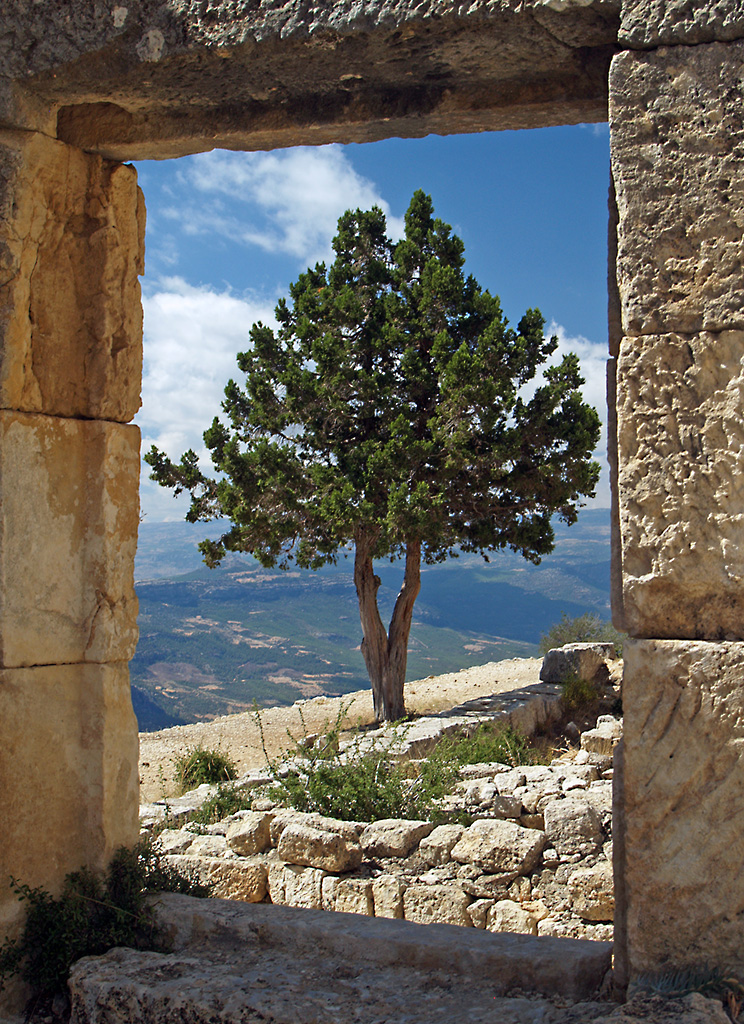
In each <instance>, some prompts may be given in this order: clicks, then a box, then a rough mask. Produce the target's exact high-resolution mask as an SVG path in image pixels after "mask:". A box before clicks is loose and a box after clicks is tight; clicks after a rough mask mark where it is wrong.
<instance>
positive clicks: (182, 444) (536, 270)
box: [136, 125, 609, 522]
mask: <svg viewBox="0 0 744 1024" xmlns="http://www.w3.org/2000/svg"><path fill="white" fill-rule="evenodd" d="M137 169H138V172H139V178H140V185H141V186H142V189H143V191H144V193H145V201H146V204H147V237H146V273H145V278H144V280H143V283H142V284H143V303H144V309H145V366H144V380H143V404H142V408H141V410H140V412H139V414H138V416H137V420H136V422H137V423H139V425H140V427H141V429H142V435H143V445H142V447H143V451H147V450H148V449H149V447H150V445H151V444H152V443H155V444H157V445H158V446H159V447H161V448H163V449H165V450H166V451H167V452H168V454H169V455H171V456H172V457H178V456H180V455H181V453H182V452H183V451H185V450H186V449H187V448H190V447H191V448H194V449H195V450H196V451H202V452H203V451H204V446H203V443H202V439H201V434H202V432H203V430H204V429H205V428H206V427H207V426H208V425H209V424H210V423H211V421H212V418H213V416H215V415H216V414H219V412H220V408H219V405H220V400H221V397H222V391H223V388H224V385H225V383H226V382H227V380H228V378H229V377H231V376H234V375H235V373H236V370H235V353H236V352H238V351H240V350H241V349H242V348H244V347H245V344H246V339H247V337H248V331H249V329H250V326H251V324H252V323H253V322H254V321H255V320H258V319H261V320H263V321H264V322H269V323H270V322H272V320H273V308H274V305H275V304H276V301H277V299H278V298H279V297H280V296H282V295H284V294H286V291H287V286H288V285H289V283H290V282H291V281H293V280H295V279H296V277H297V276H298V274H299V273H300V272H301V271H302V270H304V269H305V268H306V267H307V266H309V265H311V264H313V263H315V261H316V260H323V259H326V258H328V256H329V254H330V251H331V250H330V242H331V239H332V237H333V235H334V233H335V227H336V221H337V219H338V217H339V215H340V214H341V213H343V211H344V210H346V209H348V208H356V207H362V208H364V209H368V208H369V207H370V206H372V205H373V204H375V203H376V204H377V205H379V206H381V207H382V208H383V210H385V212H386V214H387V216H388V229H389V232H390V234H392V235H395V234H397V233H399V232H400V230H401V229H402V218H403V215H404V213H405V210H406V207H407V206H408V203H409V201H410V198H411V195H412V194H413V192H414V191H415V190H416V189H417V188H423V189H424V191H426V192H428V193H429V194H431V196H432V198H433V201H434V207H435V210H436V214H437V216H439V217H441V218H442V219H443V220H445V221H446V222H447V223H449V224H451V225H452V226H453V228H454V230H455V231H456V232H457V234H459V235H460V237H461V238H462V239H463V241H464V243H465V258H466V271H467V272H469V273H472V274H474V275H475V277H476V278H477V279H478V281H479V282H480V283H481V285H483V286H484V287H487V288H488V289H489V290H490V291H491V292H492V293H495V294H497V295H499V296H500V297H501V303H502V307H503V309H504V312H505V313H506V315H507V317H508V318H509V320H510V321H511V322H512V323H514V324H516V322H517V321H518V320H519V318H520V317H521V315H522V313H523V312H524V310H525V309H526V308H527V307H528V306H537V307H539V309H540V310H541V311H542V313H543V316H544V317H545V319H546V325H547V326H546V330H547V331H549V333H555V334H558V336H559V338H560V349H559V352H563V351H568V350H573V351H576V352H578V353H579V356H580V358H581V363H582V367H583V370H584V376H585V377H586V378H587V384H586V387H585V394H586V397H587V399H588V400H589V401H591V402H592V404H594V405H596V406H597V408H598V409H599V411H600V414H601V416H602V419H603V421H604V419H605V398H604V372H605V371H604V367H605V361H606V353H607V341H606V339H607V189H608V185H609V136H608V132H607V127H606V125H579V126H574V127H566V128H546V129H541V130H538V131H522V132H493V133H483V134H479V135H460V136H447V137H439V136H429V137H427V138H425V139H390V140H388V141H385V142H379V143H370V144H368V145H349V146H322V147H317V148H304V149H287V150H275V151H273V152H271V153H228V152H224V151H216V152H213V153H204V154H200V155H198V156H194V157H187V158H182V159H180V160H168V161H158V162H156V161H143V162H141V163H139V164H138V165H137ZM605 447H606V441H605V438H604V434H603V437H602V440H601V442H600V448H599V449H598V452H597V457H598V458H599V459H600V461H601V462H602V464H603V467H604V465H605V461H606V460H605ZM148 472H149V471H148V467H147V466H145V465H144V464H143V467H142V487H141V499H142V510H143V512H144V513H145V514H146V516H147V521H148V522H158V521H162V520H168V519H181V518H182V517H183V514H184V512H185V509H186V507H187V504H188V502H187V500H186V499H185V498H181V499H180V501H176V500H175V499H174V498H173V497H172V496H171V495H170V494H169V493H168V492H166V491H164V490H162V489H161V488H159V487H157V486H156V485H155V484H153V483H152V482H151V481H149V480H148ZM592 504H594V505H596V506H607V505H609V491H608V485H607V473H606V469H604V470H603V474H602V481H601V483H600V487H599V489H598V493H597V498H596V499H595V501H594V502H593V503H592Z"/></svg>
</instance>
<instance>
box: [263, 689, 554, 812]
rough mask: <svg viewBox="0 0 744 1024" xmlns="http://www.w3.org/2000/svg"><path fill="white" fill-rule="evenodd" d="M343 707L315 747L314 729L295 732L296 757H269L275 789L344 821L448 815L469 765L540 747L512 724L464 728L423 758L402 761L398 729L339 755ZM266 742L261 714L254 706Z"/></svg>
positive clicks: (520, 760) (527, 760) (515, 759)
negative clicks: (443, 806)
mask: <svg viewBox="0 0 744 1024" xmlns="http://www.w3.org/2000/svg"><path fill="white" fill-rule="evenodd" d="M346 710H347V709H344V708H342V709H341V711H340V712H339V715H338V716H337V719H336V722H335V723H334V725H333V726H332V727H331V728H330V729H329V730H328V732H327V733H326V734H325V736H324V737H323V742H322V743H320V744H317V743H316V744H314V745H312V746H309V745H308V743H307V732H306V730H305V736H304V737H302V738H301V739H299V740H297V739H295V738H294V737H290V738H291V739H292V743H293V750H292V751H291V752H290V753H292V755H293V757H294V763H293V764H292V766H291V767H290V768H289V770H288V771H287V769H286V767H285V768H283V769H282V770H281V771H280V768H281V762H280V761H272V760H271V759H270V758H269V757H268V754H267V753H266V747H265V746H264V754H265V756H266V762H267V764H268V766H269V769H270V771H271V772H272V774H273V776H274V780H275V786H274V789H273V790H272V795H273V796H275V797H276V798H277V799H278V800H281V801H282V802H284V803H286V804H288V805H289V806H290V807H294V808H295V809H296V810H299V811H314V812H316V813H319V814H324V815H327V816H328V817H331V818H339V819H341V820H342V821H379V820H380V819H381V818H426V819H429V820H435V821H441V820H444V817H445V816H444V815H443V814H442V812H441V810H440V809H439V807H438V801H440V800H441V798H442V797H443V796H445V795H446V794H447V793H449V792H451V790H452V789H453V787H454V785H455V783H456V782H457V781H458V778H459V776H458V772H459V769H460V767H461V766H462V765H464V764H476V763H478V762H481V761H499V762H501V763H502V764H510V765H519V764H534V763H536V761H537V760H538V759H539V756H538V754H537V751H535V750H534V749H533V748H531V747H530V745H529V743H528V741H527V739H526V738H525V737H524V736H522V735H521V734H520V733H518V732H516V731H515V730H514V729H512V728H511V727H509V726H497V725H493V724H491V723H484V724H482V725H480V726H479V727H478V728H477V729H476V730H475V732H474V733H473V734H472V735H470V736H465V735H463V734H459V735H457V736H447V737H444V738H443V739H442V740H440V741H439V743H438V744H437V746H436V747H435V748H434V750H433V751H432V753H431V754H430V755H429V757H427V758H426V759H424V760H423V761H421V762H417V763H413V762H410V761H406V760H400V759H397V758H396V757H395V756H394V749H395V747H396V745H397V744H398V742H399V740H400V738H401V735H402V731H403V732H404V731H405V726H403V727H402V731H401V729H395V730H393V731H392V733H391V735H390V738H389V739H388V740H387V742H386V743H384V744H382V745H379V744H378V745H377V746H376V747H375V749H374V750H367V751H365V750H363V749H362V740H361V738H359V739H358V741H357V743H355V744H354V743H352V744H351V745H350V746H349V747H347V749H346V750H345V751H344V752H343V753H339V743H338V739H339V732H340V722H341V720H342V718H343V717H344V715H345V714H346ZM254 715H255V717H256V720H257V723H258V728H259V732H260V734H261V736H262V740H263V731H262V723H261V715H260V712H259V711H258V710H257V709H255V710H254ZM303 729H304V721H303Z"/></svg>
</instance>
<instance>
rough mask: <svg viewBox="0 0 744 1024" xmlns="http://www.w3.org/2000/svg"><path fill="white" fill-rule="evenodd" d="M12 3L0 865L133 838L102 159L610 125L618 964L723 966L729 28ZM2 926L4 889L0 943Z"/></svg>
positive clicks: (132, 363)
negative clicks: (624, 644) (620, 644)
mask: <svg viewBox="0 0 744 1024" xmlns="http://www.w3.org/2000/svg"><path fill="white" fill-rule="evenodd" d="M6 6H7V8H8V13H7V15H4V17H5V18H6V31H5V35H4V37H3V39H2V41H0V208H1V209H2V226H1V227H0V310H1V313H0V338H1V339H2V340H1V341H0V345H1V346H2V347H1V348H0V353H1V357H0V434H1V441H0V495H1V498H2V505H1V507H0V616H1V617H2V618H1V626H2V635H1V636H0V730H2V741H1V742H0V790H1V791H2V792H3V793H4V794H5V801H4V804H5V808H4V809H5V830H4V832H5V834H4V836H3V842H2V848H1V850H0V878H4V877H7V875H10V874H12V875H15V876H17V877H18V876H20V877H23V878H24V880H26V881H28V883H29V884H31V885H44V886H46V887H49V888H52V889H54V888H55V887H56V886H57V885H58V884H59V882H60V881H61V879H62V878H63V877H64V875H65V874H66V873H67V872H68V871H70V870H73V869H75V868H77V867H79V866H81V864H83V863H87V864H89V865H90V866H92V867H100V866H102V865H104V864H105V863H106V861H107V860H108V858H109V857H110V854H111V852H112V851H113V849H114V848H115V847H116V846H118V845H120V844H122V843H126V842H131V841H132V840H133V839H134V838H135V836H136V833H137V802H138V801H137V739H136V735H137V734H136V722H135V719H134V716H133V713H132V710H131V701H130V698H129V684H128V668H127V663H128V660H129V658H130V657H131V656H132V654H133V652H134V645H135V643H136V598H135V596H134V590H133V559H134V550H135V546H136V530H137V486H138V472H139V455H138V449H139V435H138V431H137V428H135V427H133V426H131V425H129V421H130V420H131V418H132V416H133V415H134V413H135V412H136V409H137V407H138V405H139V388H140V377H141V359H142V352H141V342H142V322H141V306H140V297H139V284H138V280H137V278H138V275H140V274H141V273H142V271H143V266H144V264H143V257H144V253H143V236H144V204H143V201H142V197H141V194H140V193H139V191H138V189H137V185H136V175H135V172H134V171H133V169H132V168H130V167H127V166H126V165H125V164H124V163H122V161H125V160H129V159H138V158H139V159H141V158H148V157H161V158H164V157H173V156H178V155H182V154H185V153H193V152H199V151H204V150H208V149H212V148H219V147H223V148H229V149H246V150H252V149H271V148H276V147H280V146H287V145H297V144H311V143H320V142H330V141H339V142H348V141H371V140H373V139H379V138H385V137H390V136H395V135H400V136H420V135H424V134H427V133H430V132H437V133H441V134H448V133H454V132H465V131H481V130H499V129H504V128H526V127H544V126H547V125H554V124H571V123H577V122H581V121H599V120H605V119H606V118H607V117H608V111H609V120H610V127H611V149H612V180H613V183H614V189H615V195H616V197H617V199H616V205H615V207H614V210H612V211H611V218H610V274H609V281H610V311H609V338H610V362H609V387H608V394H609V406H610V424H609V434H610V459H611V467H612V476H613V533H614V537H613V615H614V619H615V622H616V625H618V626H619V627H620V628H625V629H627V630H628V632H629V633H630V635H631V636H632V637H633V640H632V641H631V642H630V643H629V644H628V648H627V652H626V669H625V681H624V701H625V708H626V723H625V741H624V753H623V755H622V758H621V762H620V764H619V766H618V767H619V770H618V773H617V774H618V780H619V781H618V785H617V786H616V836H617V838H616V847H615V854H616V856H615V865H616V896H617V906H618V921H617V939H616V967H617V970H618V974H619V977H620V979H621V980H623V979H627V978H628V977H631V978H632V977H634V976H637V975H638V974H639V973H640V972H642V971H649V970H652V971H653V970H662V969H664V967H665V966H674V967H680V966H684V965H689V964H694V963H698V962H700V961H701V960H702V959H705V960H707V961H709V962H710V961H714V962H718V963H721V964H725V965H727V966H728V965H730V964H733V965H736V966H739V967H741V966H742V961H744V953H742V949H744V943H743V942H742V939H743V938H744V873H742V872H741V871H740V864H739V860H740V858H738V857H737V849H738V848H740V845H741V836H742V833H743V832H744V783H743V782H742V765H743V764H744V762H743V761H742V756H743V755H742V750H743V749H744V696H743V695H744V687H743V686H742V670H743V667H744V646H742V643H741V641H742V639H743V638H744V614H743V612H744V588H742V580H743V579H744V500H743V499H742V496H741V490H740V485H739V484H738V477H739V473H738V472H737V471H738V469H739V464H740V461H741V460H742V459H743V458H744V456H742V455H741V452H742V450H744V446H743V445H742V443H741V442H742V427H741V426H740V421H741V416H740V414H739V410H740V395H741V393H742V387H743V384H744V382H743V381H742V369H741V359H742V353H743V352H744V322H743V321H744V301H742V300H743V299H744V274H743V273H742V262H743V259H742V244H741V237H742V225H744V170H743V169H742V168H743V167H744V163H743V162H742V160H741V153H742V151H743V150H744V142H743V141H742V137H743V135H744V129H743V128H742V116H741V100H742V86H741V82H742V81H743V80H744V79H743V78H742V74H741V71H740V69H741V68H742V67H744V41H743V40H744V14H739V13H736V11H734V12H733V13H732V12H731V11H730V10H729V7H730V5H729V4H726V3H725V2H724V0H704V2H701V3H699V4H696V5H694V8H695V13H694V15H691V14H690V13H689V5H688V4H687V3H685V2H684V0H624V2H622V3H621V2H620V0H473V2H472V3H469V4H467V5H460V4H457V3H454V2H452V0H428V2H426V3H424V4H421V5H418V6H417V5H415V4H406V3H405V2H403V0H401V2H394V0H390V2H387V0H386V2H383V3H380V2H374V0H362V2H361V3H352V2H351V0H337V2H334V3H332V4H329V5H325V6H324V5H319V7H318V9H312V10H310V9H308V8H307V6H306V5H304V4H302V3H301V2H300V0H290V2H289V3H286V4H284V5H283V6H280V5H279V4H278V3H276V2H275V0H262V2H254V0H251V2H250V3H248V2H247V3H246V4H244V5H242V7H240V9H239V10H237V8H236V5H235V4H234V3H231V2H230V0H208V2H207V0H204V2H201V3H196V2H189V0H132V2H129V3H127V2H126V0H120V2H119V3H116V2H115V0H100V2H99V3H97V4H96V5H95V6H92V5H90V4H89V3H87V2H85V0H71V2H66V0H51V2H49V3H44V4H31V5H29V3H28V2H27V0H8V3H7V5H6ZM608 72H609V77H608ZM608 82H609V85H608ZM40 821H41V822H43V823H44V831H43V833H42V834H41V835H40V833H39V822H40ZM716 877H717V878H722V879H725V884H724V885H718V886H716V885H713V884H711V879H714V878H716ZM18 913H19V911H18V905H17V904H16V902H15V901H14V900H13V899H12V896H11V897H10V898H6V897H5V896H2V895H0V934H10V933H12V932H13V930H14V929H15V928H16V927H17V924H18Z"/></svg>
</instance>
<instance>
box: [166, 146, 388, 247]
mask: <svg viewBox="0 0 744 1024" xmlns="http://www.w3.org/2000/svg"><path fill="white" fill-rule="evenodd" d="M179 173H180V175H181V180H182V182H183V183H184V184H187V185H190V186H192V187H193V188H196V189H197V190H198V191H199V192H200V193H201V196H200V197H199V201H198V203H193V204H191V205H189V206H188V207H187V208H186V209H184V208H183V207H181V206H179V207H171V208H170V209H168V210H165V211H164V213H165V214H166V215H167V216H170V217H171V218H173V219H178V220H179V221H181V223H182V224H183V225H184V231H186V232H187V233H190V234H203V233H204V234H206V233H209V234H212V235H214V234H218V235H223V236H225V237H226V238H228V239H229V240H230V241H232V242H237V243H240V244H242V245H246V246H252V245H256V246H259V247H260V248H262V249H264V250H265V251H266V252H271V253H281V254H284V255H288V256H291V257H293V258H295V259H296V260H297V262H298V264H300V265H301V266H303V267H305V266H309V265H311V264H313V263H315V262H317V261H318V260H327V259H328V258H329V257H330V256H331V255H332V253H331V248H330V239H331V238H332V237H333V235H335V233H336V224H337V221H338V218H339V217H340V216H341V214H342V213H343V212H344V211H345V210H347V209H356V208H360V209H365V210H367V209H370V208H371V207H372V206H375V205H377V206H379V207H381V209H382V210H383V211H384V212H385V214H386V216H387V219H388V232H389V234H390V235H391V236H392V237H394V238H396V239H397V238H399V237H401V235H402V233H403V220H402V218H396V217H392V216H391V214H390V207H389V204H388V203H387V202H385V200H384V199H382V197H381V196H380V194H379V191H378V190H377V188H376V186H375V185H374V183H373V182H371V181H369V180H368V179H367V178H364V177H362V176H361V175H360V174H359V173H358V172H357V171H355V170H354V168H353V166H352V165H351V162H350V161H349V159H348V157H347V156H346V155H345V153H344V152H343V150H342V149H341V147H340V146H335V145H334V146H319V147H304V148H298V149H286V150H278V151H275V152H271V153H228V152H223V151H215V152H213V153H204V154H200V155H198V156H195V157H193V158H192V159H191V160H190V161H189V164H188V166H187V169H186V170H184V171H182V172H179Z"/></svg>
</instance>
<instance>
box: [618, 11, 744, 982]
mask: <svg viewBox="0 0 744 1024" xmlns="http://www.w3.org/2000/svg"><path fill="white" fill-rule="evenodd" d="M737 6H740V5H731V4H727V3H724V2H722V0H707V2H701V3H696V4H689V3H686V2H685V0H660V2H658V3H654V4H649V3H648V2H647V0H643V2H642V0H625V3H624V5H623V19H622V33H621V42H622V43H623V44H624V45H625V46H626V47H627V49H626V50H625V51H624V52H622V53H620V54H619V55H618V56H617V57H616V58H615V59H614V61H613V65H612V69H611V74H610V124H611V144H612V174H613V180H614V186H615V192H616V197H617V209H618V228H617V283H618V289H619V296H620V304H621V313H622V339H621V340H620V343H619V350H618V357H617V385H616V394H617V417H616V425H617V470H616V493H617V497H618V517H617V525H616V536H615V545H614V546H615V552H616V555H619V558H620V564H621V568H622V580H621V586H620V587H619V588H617V589H616V592H615V595H614V601H615V604H614V614H615V617H616V620H617V623H618V625H623V626H624V628H626V629H627V630H628V632H629V633H630V635H631V636H632V637H634V638H638V639H636V640H634V641H632V642H631V643H630V644H629V645H628V647H627V651H626V662H625V677H624V691H623V706H624V709H625V740H624V745H623V746H624V753H623V765H622V772H620V773H619V775H620V777H621V778H623V780H624V781H623V783H622V786H623V788H622V792H621V793H620V794H619V800H618V803H619V807H620V813H619V819H620V820H619V821H618V827H619V830H620V831H621V832H622V833H623V835H622V842H621V843H620V844H619V846H618V847H617V849H618V850H620V851H623V852H622V853H621V862H620V863H619V864H618V871H619V873H620V876H621V881H622V889H623V891H624V901H623V902H624V905H623V906H621V907H620V912H619V920H618V922H617V923H618V927H617V939H616V941H617V948H616V965H617V966H618V969H619V973H620V976H621V979H622V977H623V975H624V977H625V979H630V980H631V981H632V980H633V978H634V977H637V976H638V975H639V974H640V973H642V972H664V971H667V970H673V969H676V968H684V967H690V966H694V965H700V964H703V963H707V964H716V965H719V966H721V967H734V968H738V969H739V970H742V969H744V871H742V868H741V863H742V844H743V842H744V643H741V642H740V641H742V640H744V415H743V405H744V401H743V399H744V241H743V238H744V115H743V104H742V100H743V99H744V41H742V37H744V15H741V14H736V12H734V13H733V14H732V10H733V8H734V7H737ZM724 40H725V41H724ZM690 44H696V45H690Z"/></svg>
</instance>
